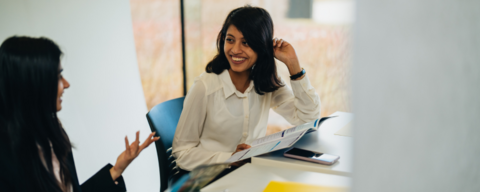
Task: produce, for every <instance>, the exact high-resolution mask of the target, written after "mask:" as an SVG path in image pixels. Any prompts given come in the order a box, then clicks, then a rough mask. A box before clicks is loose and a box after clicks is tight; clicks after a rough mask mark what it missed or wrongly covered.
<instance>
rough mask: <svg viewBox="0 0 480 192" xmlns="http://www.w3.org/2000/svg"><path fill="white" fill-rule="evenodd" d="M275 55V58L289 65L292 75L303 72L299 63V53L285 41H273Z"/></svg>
mask: <svg viewBox="0 0 480 192" xmlns="http://www.w3.org/2000/svg"><path fill="white" fill-rule="evenodd" d="M273 53H274V56H275V58H277V59H278V60H280V61H281V62H283V63H285V65H287V67H288V70H289V72H290V75H294V74H297V73H298V72H300V71H301V70H302V68H301V67H300V64H299V62H298V58H297V53H296V52H295V49H294V48H293V46H292V45H291V44H290V43H288V42H287V41H285V40H283V39H278V38H274V39H273Z"/></svg>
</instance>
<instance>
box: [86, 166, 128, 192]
mask: <svg viewBox="0 0 480 192" xmlns="http://www.w3.org/2000/svg"><path fill="white" fill-rule="evenodd" d="M112 167H113V166H112V165H111V164H107V165H105V167H103V168H102V169H100V171H98V172H97V173H95V175H93V176H92V177H90V178H89V179H88V180H87V181H85V183H83V184H82V185H81V186H80V187H81V188H82V191H83V192H97V191H98V192H100V191H105V192H124V191H127V189H126V187H125V181H124V180H123V176H120V177H119V178H117V180H116V181H114V180H113V179H112V176H111V175H110V169H111V168H112Z"/></svg>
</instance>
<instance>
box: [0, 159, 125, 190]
mask: <svg viewBox="0 0 480 192" xmlns="http://www.w3.org/2000/svg"><path fill="white" fill-rule="evenodd" d="M9 156H10V157H11V155H8V154H5V153H4V151H3V150H1V152H0V191H12V192H27V191H28V192H30V191H36V190H35V189H33V186H31V185H29V184H28V181H26V180H25V179H24V177H22V174H25V172H24V171H23V170H22V169H23V168H22V167H21V166H19V164H18V163H16V162H14V161H13V160H12V158H10V157H9ZM110 168H112V165H111V164H107V165H105V167H103V168H102V169H100V171H98V172H97V173H95V175H93V176H92V177H90V178H89V179H88V180H87V181H85V183H83V184H82V185H80V184H79V182H78V177H77V170H76V169H75V162H74V160H73V155H72V153H70V154H69V155H68V169H69V171H70V174H71V178H72V188H73V192H97V191H98V192H100V191H101V192H125V191H127V190H126V188H125V182H124V180H123V177H122V176H120V177H119V178H118V179H117V180H116V181H117V182H118V184H115V181H113V179H112V176H111V175H110Z"/></svg>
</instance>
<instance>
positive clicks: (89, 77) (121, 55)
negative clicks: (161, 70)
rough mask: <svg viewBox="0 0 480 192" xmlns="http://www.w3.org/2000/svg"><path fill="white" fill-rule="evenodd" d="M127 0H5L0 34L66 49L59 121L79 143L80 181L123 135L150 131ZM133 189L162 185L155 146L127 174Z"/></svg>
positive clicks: (117, 147) (113, 154)
mask: <svg viewBox="0 0 480 192" xmlns="http://www.w3.org/2000/svg"><path fill="white" fill-rule="evenodd" d="M132 33H133V31H132V24H131V16H130V5H129V1H128V0H123V1H118V0H109V1H107V0H101V1H100V0H87V1H86V0H82V1H61V0H49V1H36V0H15V1H13V0H12V1H4V0H2V1H0V40H1V41H3V40H4V39H6V38H7V37H10V36H12V35H27V36H35V37H38V36H45V37H48V38H51V39H52V40H54V41H55V42H57V44H59V45H60V47H61V49H62V50H63V52H64V53H65V56H64V58H63V60H62V64H63V66H64V69H65V70H64V76H65V77H66V79H67V80H69V81H70V83H71V87H70V88H69V89H67V90H66V91H65V94H64V96H63V110H62V111H61V112H60V113H59V116H60V119H61V121H62V123H63V125H64V127H65V128H66V130H67V132H68V135H69V136H70V139H71V140H72V142H73V144H74V145H75V149H74V151H73V153H74V157H75V161H76V162H75V163H76V167H77V172H78V176H79V180H80V182H83V181H85V180H86V179H88V178H89V177H90V176H92V175H93V174H94V173H95V172H96V171H98V170H99V169H100V168H101V167H103V166H104V165H105V164H107V163H108V162H110V163H112V164H114V163H115V161H116V158H117V156H118V155H119V154H120V153H121V152H122V151H123V150H124V149H125V144H124V137H125V135H128V136H129V138H130V141H131V142H132V141H133V140H134V135H135V132H136V131H137V130H140V133H141V134H140V137H141V139H142V141H143V139H145V138H146V136H147V133H149V132H150V129H149V127H148V123H147V121H146V118H145V114H146V112H147V108H146V104H145V100H144V97H143V91H142V87H141V82H140V77H139V72H138V66H137V60H136V55H135V47H134V40H133V34H132ZM123 176H124V178H125V180H126V185H127V189H128V191H142V192H143V191H158V190H159V188H160V187H159V186H160V184H159V172H158V162H157V157H156V153H155V146H154V145H152V146H150V147H149V148H147V149H146V150H145V151H144V152H143V153H142V154H140V156H139V157H138V158H137V159H136V160H135V161H134V162H133V163H132V164H131V165H130V166H129V167H128V168H127V170H126V172H125V173H124V174H123Z"/></svg>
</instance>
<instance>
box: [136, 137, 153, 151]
mask: <svg viewBox="0 0 480 192" xmlns="http://www.w3.org/2000/svg"><path fill="white" fill-rule="evenodd" d="M154 135H155V132H152V133H150V135H148V137H147V139H145V141H144V142H143V144H142V145H140V148H139V152H141V151H142V150H143V149H145V148H147V147H148V146H149V145H150V144H152V143H153V139H155V138H153V139H152V137H153V136H154Z"/></svg>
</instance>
